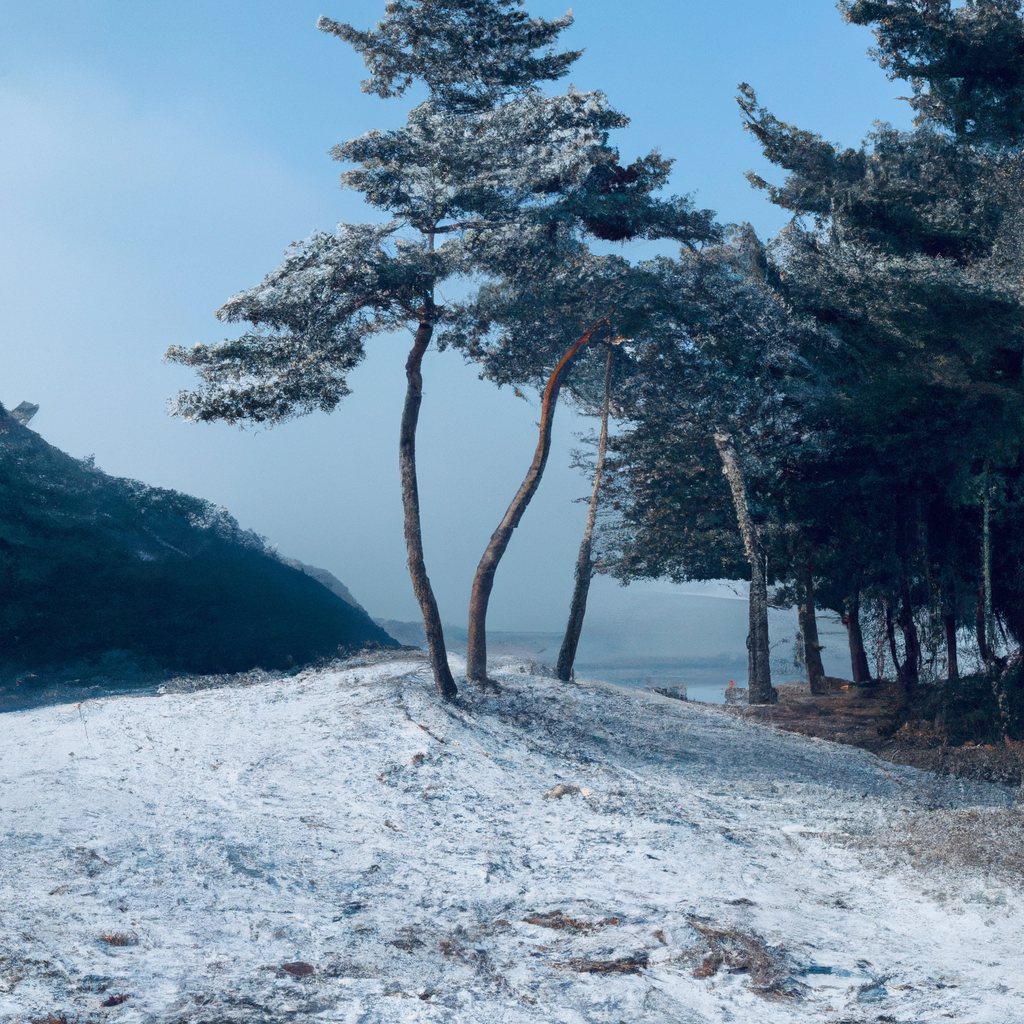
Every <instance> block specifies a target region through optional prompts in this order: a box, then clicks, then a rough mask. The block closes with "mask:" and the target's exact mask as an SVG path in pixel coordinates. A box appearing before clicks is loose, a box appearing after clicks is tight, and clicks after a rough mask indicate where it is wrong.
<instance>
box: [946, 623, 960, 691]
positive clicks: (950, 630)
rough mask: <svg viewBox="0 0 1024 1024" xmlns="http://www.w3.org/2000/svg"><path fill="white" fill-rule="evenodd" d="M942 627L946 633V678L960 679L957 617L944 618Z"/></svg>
mask: <svg viewBox="0 0 1024 1024" xmlns="http://www.w3.org/2000/svg"><path fill="white" fill-rule="evenodd" d="M942 625H943V627H944V628H945V631H946V678H947V679H959V678H960V665H959V663H958V661H957V656H956V616H955V615H953V614H948V615H943V616H942Z"/></svg>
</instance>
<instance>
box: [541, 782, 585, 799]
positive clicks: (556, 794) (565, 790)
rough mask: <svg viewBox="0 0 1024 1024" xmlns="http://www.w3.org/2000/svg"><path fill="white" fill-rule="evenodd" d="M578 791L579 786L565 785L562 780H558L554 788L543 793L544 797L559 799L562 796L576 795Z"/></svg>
mask: <svg viewBox="0 0 1024 1024" xmlns="http://www.w3.org/2000/svg"><path fill="white" fill-rule="evenodd" d="M579 791H580V787H579V786H567V785H566V784H565V783H564V782H560V783H559V784H558V785H557V786H555V788H554V789H551V790H548V792H547V793H545V794H544V799H545V800H561V799H562V797H563V796H576V794H577V793H579Z"/></svg>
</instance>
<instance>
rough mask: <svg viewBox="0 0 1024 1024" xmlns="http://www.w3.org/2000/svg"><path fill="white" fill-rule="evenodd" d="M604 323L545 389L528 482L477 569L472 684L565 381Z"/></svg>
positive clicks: (481, 677)
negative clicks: (506, 558) (498, 584)
mask: <svg viewBox="0 0 1024 1024" xmlns="http://www.w3.org/2000/svg"><path fill="white" fill-rule="evenodd" d="M604 322H605V321H603V320H601V321H599V322H598V323H596V324H594V326H593V327H591V328H590V330H589V331H587V333H586V334H584V335H583V337H582V338H580V339H579V341H577V342H576V343H575V344H574V345H573V346H572V347H571V348H570V349H569V351H568V352H566V353H565V355H564V356H562V358H561V360H560V361H559V363H558V365H557V366H556V367H555V368H554V370H553V371H552V373H551V376H550V377H549V378H548V383H547V387H546V388H545V389H544V401H543V402H542V404H541V412H540V437H539V438H538V440H537V450H536V451H535V452H534V454H533V462H531V463H530V468H529V470H527V473H526V478H525V479H524V480H523V482H522V484H521V486H520V488H519V490H518V491H517V492H516V496H515V497H514V498H513V499H512V504H511V505H509V507H508V510H507V511H506V512H505V515H504V516H503V517H502V520H501V522H500V523H499V524H498V528H497V529H496V530H495V531H494V533H492V534H491V539H490V542H489V543H488V545H487V547H486V549H485V550H484V553H483V557H482V558H481V559H480V564H479V565H478V566H477V568H476V575H475V576H474V577H473V590H472V593H471V594H470V597H469V640H468V645H467V650H466V676H467V678H468V679H471V680H472V681H473V682H476V683H485V682H487V604H488V602H489V601H490V598H491V588H492V587H493V586H494V573H495V572H496V571H497V568H498V563H499V562H500V561H501V556H502V555H503V554H505V549H506V548H507V547H508V542H509V541H510V540H511V539H512V531H513V530H514V529H515V528H516V527H517V526H518V525H519V521H520V520H521V519H522V518H523V513H524V512H525V511H526V506H527V505H529V504H530V499H531V498H533V495H534V494H535V493H536V490H537V487H538V485H539V484H540V478H541V476H542V475H543V473H544V466H545V464H546V463H547V461H548V452H549V451H550V450H551V421H552V420H553V419H554V415H555V404H556V402H557V401H558V392H559V390H560V389H561V387H562V378H563V377H564V376H565V371H566V369H568V366H569V363H570V362H571V361H572V358H573V356H575V355H576V353H577V352H579V350H580V349H581V348H583V346H584V345H586V344H587V342H589V341H590V339H591V338H592V337H593V335H594V332H595V331H596V330H597V329H598V327H600V326H601V324H602V323H604Z"/></svg>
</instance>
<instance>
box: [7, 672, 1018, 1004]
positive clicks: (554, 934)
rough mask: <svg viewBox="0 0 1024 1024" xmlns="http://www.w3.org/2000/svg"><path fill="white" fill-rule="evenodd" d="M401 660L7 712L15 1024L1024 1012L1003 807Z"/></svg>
mask: <svg viewBox="0 0 1024 1024" xmlns="http://www.w3.org/2000/svg"><path fill="white" fill-rule="evenodd" d="M405 657H406V659H407V660H391V661H384V662H380V663H377V664H366V665H356V666H354V667H350V668H346V669H344V670H336V671H321V672H308V673H303V674H300V675H298V676H296V677H293V678H275V679H270V680H267V679H265V678H263V679H262V680H261V681H258V682H255V683H252V684H251V685H245V684H244V682H243V681H236V683H235V684H234V685H226V686H222V687H220V688H215V689H201V690H195V691H194V692H188V691H187V689H186V688H184V687H182V686H178V687H173V686H172V687H169V688H168V689H169V692H166V693H164V694H162V695H152V694H150V695H145V696H139V695H135V696H119V697H108V698H104V699H100V700H95V701H88V702H86V703H84V704H82V705H80V706H76V705H64V706H58V707H45V708H37V709H34V710H29V711H21V712H17V713H10V714H6V715H3V716H0V1020H3V1021H5V1022H6V1021H21V1020H39V1019H42V1020H46V1019H47V1018H50V1019H51V1020H62V1019H64V1018H66V1019H67V1021H68V1022H78V1024H88V1022H93V1021H112V1022H129V1021H160V1022H171V1021H175V1022H178V1021H180V1022H201V1021H205V1022H229V1021H231V1022H234V1021H237V1022H243V1021H244V1022H246V1024H253V1022H262V1021H267V1022H269V1021H274V1022H277V1021H303V1022H304V1021H324V1022H334V1021H339V1022H340V1021H345V1022H356V1021H359V1022H376V1021H380V1022H384V1021H410V1022H411V1021H424V1022H426V1021H450V1022H465V1024H479V1022H491V1021H495V1022H508V1024H512V1022H524V1024H525V1022H537V1024H541V1022H543V1024H547V1022H554V1021H558V1022H566V1024H577V1022H578V1024H582V1022H599V1021H600V1022H609V1024H613V1022H615V1024H617V1022H621V1021H629V1022H631V1024H633V1022H652V1024H654V1022H658V1024H662V1022H663V1024H669V1022H671V1024H683V1022H698V1021H699V1022H703V1021H715V1022H718V1021H742V1022H747V1021H751V1022H766V1024H768V1022H776V1021H778V1022H783V1021H785V1022H789V1021H800V1020H804V1019H808V1020H815V1021H840V1020H842V1021H850V1022H861V1021H863V1022H867V1021H871V1022H875V1021H897V1022H900V1024H905V1022H912V1021H913V1022H917V1021H920V1022H924V1021H929V1022H931V1021H939V1020H941V1019H945V1018H953V1019H956V1020H960V1021H970V1022H979V1024H980V1022H998V1024H1009V1022H1016V1021H1021V1020H1024V942H1022V913H1021V912H1022V909H1024V906H1022V881H1021V872H1020V859H1021V857H1022V856H1024V851H1021V850H1020V849H1019V844H1020V836H1021V827H1020V825H1021V823H1020V815H1021V812H1020V810H1019V809H1014V808H1013V807H1012V806H1011V805H1012V803H1013V799H1014V797H1015V793H1014V792H1011V791H1007V790H1005V789H1000V788H998V787H994V786H982V785H973V784H967V783H962V782H959V781H956V780H950V779H945V778H938V777H935V776H931V775H928V774H926V773H923V772H918V771H915V770H913V769H907V768H900V767H895V766H892V765H888V764H885V763H882V762H880V761H878V760H876V759H874V758H873V757H872V756H870V755H868V754H866V753H864V752H863V751H860V750H857V749H853V748H849V747H840V746H835V745H832V744H828V743H823V742H820V741H816V740H810V739H806V738H804V737H800V736H795V735H788V734H784V733H777V732H774V731H772V730H770V729H766V728H764V727H761V726H757V725H753V724H750V723H747V722H743V721H738V720H736V719H734V718H732V717H730V716H728V715H726V714H723V713H722V712H719V711H716V710H714V709H711V708H707V707H702V706H699V705H693V704H684V703H681V702H679V701H673V700H671V699H668V698H664V697H660V696H657V695H655V694H651V693H645V692H641V691H636V690H626V689H618V688H615V687H612V686H608V685H601V684H592V685H587V684H576V685H565V684H560V683H558V682H557V681H555V680H552V679H549V678H546V677H544V676H541V675H532V674H530V671H531V670H530V667H529V666H527V665H524V664H519V665H515V664H509V665H506V666H505V670H504V672H503V673H502V674H500V675H499V677H498V678H499V681H500V683H501V685H502V691H501V692H500V693H497V694H487V695H483V694H479V693H475V692H471V691H469V690H468V688H467V690H466V692H465V695H464V697H462V698H460V700H459V702H458V703H457V704H456V705H454V706H448V707H446V706H442V705H441V704H440V703H439V702H438V700H437V699H436V698H435V696H434V693H433V692H432V688H431V685H430V683H429V680H428V675H427V671H426V666H425V664H424V662H423V661H422V660H420V659H409V658H408V656H405ZM560 787H561V788H560ZM559 794H561V795H559ZM985 835H988V836H990V837H991V836H993V835H994V836H997V837H1004V839H1003V841H1002V843H1003V844H1002V846H998V848H997V849H996V850H995V852H993V848H992V847H991V846H989V847H986V846H985V845H984V842H981V841H980V840H979V841H978V842H976V841H975V839H976V837H977V836H985ZM1007 843H1009V844H1010V846H1011V847H1012V846H1013V844H1015V843H1016V844H1018V846H1017V847H1016V848H1007V847H1006V844H1007ZM1015 858H1016V860H1015ZM122 996H127V997H128V998H127V999H121V997H122Z"/></svg>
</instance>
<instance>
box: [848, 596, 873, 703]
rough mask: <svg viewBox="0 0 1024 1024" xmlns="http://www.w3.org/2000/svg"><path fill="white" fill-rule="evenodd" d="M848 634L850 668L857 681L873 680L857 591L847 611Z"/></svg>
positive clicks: (867, 681)
mask: <svg viewBox="0 0 1024 1024" xmlns="http://www.w3.org/2000/svg"><path fill="white" fill-rule="evenodd" d="M846 635H847V636H848V637H849V639H850V668H851V669H852V671H853V681H854V682H855V683H869V682H871V669H870V668H868V655H867V651H865V650H864V634H863V633H862V632H861V628H860V594H859V593H855V594H854V595H853V597H852V598H851V599H850V604H849V608H848V610H847V613H846Z"/></svg>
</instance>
